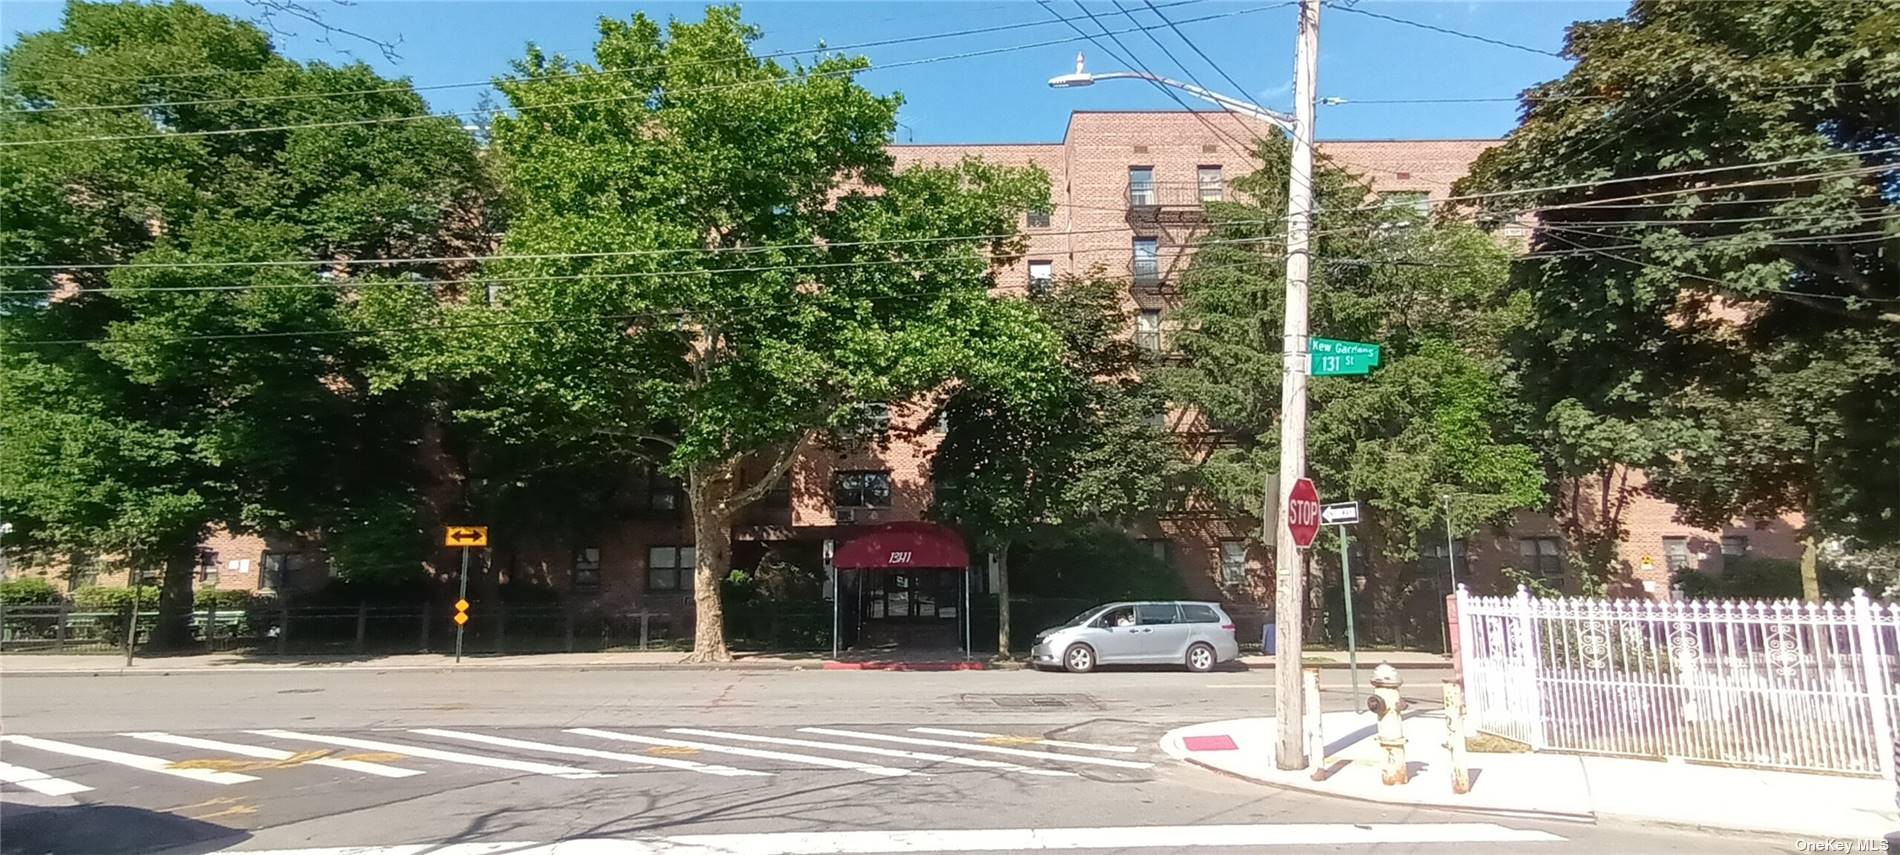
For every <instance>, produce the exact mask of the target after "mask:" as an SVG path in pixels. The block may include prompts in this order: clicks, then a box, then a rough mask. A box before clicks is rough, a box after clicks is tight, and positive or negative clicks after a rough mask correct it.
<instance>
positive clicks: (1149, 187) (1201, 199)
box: [1128, 181, 1227, 208]
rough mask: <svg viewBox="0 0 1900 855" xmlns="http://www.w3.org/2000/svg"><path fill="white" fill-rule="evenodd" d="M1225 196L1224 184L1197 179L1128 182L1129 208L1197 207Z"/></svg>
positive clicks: (1220, 199) (1222, 198)
mask: <svg viewBox="0 0 1900 855" xmlns="http://www.w3.org/2000/svg"><path fill="white" fill-rule="evenodd" d="M1226 198H1227V187H1226V185H1224V184H1214V183H1206V184H1203V183H1201V182H1198V181H1147V182H1141V181H1134V182H1130V183H1129V184H1128V207H1130V208H1198V207H1200V206H1202V205H1205V204H1207V203H1208V202H1219V201H1222V200H1224V199H1226Z"/></svg>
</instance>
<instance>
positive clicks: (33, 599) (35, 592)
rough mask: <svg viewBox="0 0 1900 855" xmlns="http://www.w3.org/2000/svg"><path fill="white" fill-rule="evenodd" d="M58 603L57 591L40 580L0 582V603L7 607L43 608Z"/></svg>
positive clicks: (46, 582) (51, 584)
mask: <svg viewBox="0 0 1900 855" xmlns="http://www.w3.org/2000/svg"><path fill="white" fill-rule="evenodd" d="M57 602H59V590H58V589H57V588H54V587H53V583H51V582H48V581H46V580H45V579H40V578H31V579H14V580H12V581H7V582H0V603H4V604H6V605H9V606H45V605H52V604H54V603H57Z"/></svg>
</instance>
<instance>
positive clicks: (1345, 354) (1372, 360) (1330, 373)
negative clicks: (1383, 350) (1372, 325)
mask: <svg viewBox="0 0 1900 855" xmlns="http://www.w3.org/2000/svg"><path fill="white" fill-rule="evenodd" d="M1306 349H1307V372H1306V373H1308V374H1310V375H1312V376H1314V377H1336V376H1338V375H1341V374H1370V373H1372V369H1373V367H1374V366H1376V365H1378V364H1379V346H1378V345H1376V344H1367V343H1365V342H1363V341H1340V340H1339V339H1336V338H1312V339H1307V347H1306Z"/></svg>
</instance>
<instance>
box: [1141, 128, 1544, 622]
mask: <svg viewBox="0 0 1900 855" xmlns="http://www.w3.org/2000/svg"><path fill="white" fill-rule="evenodd" d="M1260 158H1261V161H1262V163H1264V164H1266V166H1265V167H1264V168H1263V169H1262V170H1260V171H1259V172H1256V173H1254V174H1252V175H1248V176H1246V177H1244V178H1242V179H1240V180H1239V181H1238V182H1237V189H1238V190H1239V191H1240V194H1241V196H1242V198H1243V201H1239V202H1227V203H1217V204H1214V205H1211V206H1210V212H1209V213H1210V218H1211V220H1212V228H1211V229H1210V232H1209V240H1206V241H1204V242H1203V245H1202V246H1201V247H1200V249H1198V250H1197V251H1196V253H1195V255H1194V257H1193V262H1192V265H1191V267H1190V268H1189V269H1188V271H1187V274H1186V276H1185V277H1183V278H1182V280H1181V283H1180V291H1181V293H1180V301H1181V303H1180V309H1179V311H1178V312H1176V313H1175V315H1174V318H1175V322H1176V323H1178V324H1179V326H1180V327H1181V329H1180V331H1179V333H1178V334H1176V335H1175V343H1176V348H1177V349H1178V351H1179V353H1180V356H1181V357H1182V360H1183V362H1182V364H1181V365H1180V366H1179V367H1177V368H1174V369H1172V370H1169V371H1167V372H1166V373H1165V376H1166V378H1167V380H1168V384H1169V387H1170V392H1171V394H1173V395H1174V396H1175V398H1176V399H1177V400H1179V401H1181V402H1183V403H1185V404H1189V405H1191V406H1192V407H1193V408H1194V410H1195V412H1196V413H1197V415H1198V417H1199V418H1201V419H1203V420H1204V422H1205V426H1206V428H1207V429H1208V430H1210V431H1212V432H1214V433H1215V434H1216V435H1218V436H1220V437H1221V438H1222V441H1221V442H1219V443H1218V444H1216V445H1215V446H1214V448H1213V449H1212V451H1211V452H1210V453H1209V454H1208V455H1207V457H1206V459H1205V460H1204V461H1203V462H1202V463H1201V465H1200V467H1199V473H1200V476H1201V479H1200V480H1201V484H1202V487H1203V488H1204V491H1205V493H1206V495H1207V496H1208V497H1209V498H1211V499H1213V500H1214V501H1216V502H1217V503H1218V504H1219V505H1220V506H1221V507H1222V508H1224V509H1226V510H1228V511H1230V512H1234V513H1243V514H1248V515H1253V514H1257V513H1258V512H1259V507H1260V498H1261V487H1262V484H1263V482H1264V481H1265V479H1266V477H1267V476H1268V475H1269V474H1270V473H1272V472H1273V470H1274V469H1275V468H1277V465H1278V458H1279V420H1278V416H1279V408H1280V403H1279V402H1280V367H1281V364H1282V362H1281V319H1282V315H1283V313H1284V309H1283V305H1284V303H1283V299H1284V293H1285V292H1284V288H1285V280H1284V275H1285V266H1284V262H1283V260H1282V259H1281V254H1280V253H1279V251H1278V250H1276V249H1274V247H1275V246H1277V245H1278V243H1277V242H1278V241H1280V240H1281V238H1279V237H1278V236H1277V235H1272V234H1271V231H1272V225H1273V224H1278V223H1280V222H1283V214H1282V212H1283V211H1284V210H1285V208H1286V189H1285V188H1286V175H1287V172H1286V170H1287V166H1286V163H1287V157H1286V142H1285V141H1284V139H1282V138H1279V137H1275V138H1273V139H1272V140H1269V141H1267V142H1265V143H1263V144H1262V146H1261V152H1260ZM1313 186H1314V193H1315V198H1316V201H1317V209H1318V210H1320V211H1321V212H1322V214H1321V216H1320V217H1319V219H1318V221H1317V223H1316V224H1315V226H1316V227H1315V232H1314V235H1315V239H1314V252H1313V255H1314V259H1315V266H1314V269H1313V273H1312V279H1311V295H1312V296H1311V301H1312V303H1311V308H1310V312H1311V315H1310V318H1311V329H1312V331H1313V334H1314V335H1317V336H1322V337H1327V338H1338V339H1347V340H1354V341H1365V342H1374V343H1377V344H1379V345H1380V346H1381V347H1382V348H1383V349H1384V351H1383V354H1382V360H1383V361H1382V364H1381V365H1380V366H1379V367H1378V368H1376V369H1374V370H1373V372H1372V373H1371V375H1370V376H1348V377H1316V378H1313V379H1312V380H1311V382H1310V385H1309V387H1308V394H1309V395H1310V412H1309V420H1308V426H1307V461H1308V472H1309V474H1310V475H1311V477H1312V478H1313V479H1314V481H1315V482H1316V483H1317V484H1318V485H1319V488H1320V491H1321V495H1322V496H1323V497H1325V498H1326V500H1327V501H1335V500H1345V499H1348V498H1350V499H1357V500H1360V501H1362V502H1365V503H1366V505H1367V506H1368V510H1369V519H1368V521H1367V523H1365V524H1362V525H1361V526H1359V527H1357V530H1356V531H1355V537H1357V538H1360V539H1362V540H1365V541H1367V542H1369V543H1370V544H1371V545H1372V546H1373V548H1374V551H1375V558H1376V560H1385V561H1399V560H1404V559H1408V558H1411V557H1413V556H1414V555H1415V554H1416V547H1417V544H1418V540H1417V538H1418V535H1419V533H1420V532H1421V531H1426V530H1429V529H1430V526H1431V525H1432V524H1433V523H1434V522H1442V520H1443V519H1444V517H1445V502H1444V500H1445V497H1447V496H1449V497H1451V498H1452V500H1453V508H1454V514H1453V516H1454V519H1455V522H1456V523H1457V525H1458V526H1459V527H1460V528H1464V529H1472V528H1475V527H1476V526H1477V525H1478V524H1479V523H1482V522H1486V521H1492V520H1497V519H1499V518H1500V517H1501V516H1502V515H1503V514H1505V513H1506V512H1507V511H1510V510H1513V509H1517V508H1523V507H1531V506H1537V505H1540V504H1542V500H1543V493H1542V490H1543V487H1544V483H1545V482H1544V477H1543V473H1542V471H1541V468H1540V467H1539V464H1538V461H1537V459H1536V456H1535V454H1534V453H1533V452H1532V450H1531V449H1530V447H1529V446H1528V445H1526V444H1525V443H1524V442H1523V440H1522V437H1521V436H1520V430H1519V424H1520V422H1519V414H1518V413H1517V412H1516V408H1515V405H1514V397H1513V395H1512V392H1511V388H1510V385H1509V376H1510V375H1509V368H1510V366H1509V364H1508V362H1507V359H1506V348H1505V343H1506V341H1507V340H1508V336H1509V335H1510V334H1511V333H1512V331H1513V330H1514V329H1515V328H1516V327H1517V326H1518V325H1519V324H1521V323H1522V316H1523V306H1522V303H1521V301H1515V300H1512V299H1510V298H1509V296H1508V295H1507V293H1506V291H1505V285H1506V273H1507V271H1508V266H1509V260H1508V259H1509V256H1508V254H1507V252H1506V250H1505V248H1504V247H1502V246H1500V245H1499V244H1498V243H1497V242H1496V241H1494V240H1493V239H1492V238H1491V237H1490V236H1488V235H1486V234H1484V233H1483V232H1481V231H1479V230H1477V229H1475V228H1472V227H1469V226H1464V225H1459V224H1449V223H1437V222H1433V221H1431V220H1428V219H1426V218H1424V217H1422V216H1421V215H1419V214H1418V213H1417V212H1416V211H1412V210H1408V209H1404V208H1401V207H1394V206H1391V205H1386V204H1380V203H1377V202H1372V201H1369V198H1370V195H1371V194H1370V191H1369V188H1368V187H1367V186H1366V185H1365V183H1364V182H1363V181H1361V180H1360V179H1359V178H1357V177H1356V176H1354V175H1352V174H1350V173H1349V172H1347V171H1346V170H1344V169H1342V168H1339V167H1337V166H1335V165H1331V164H1327V163H1324V162H1322V163H1321V164H1320V165H1319V167H1318V168H1317V169H1316V170H1315V173H1314V176H1313ZM1312 588H1313V594H1314V595H1315V596H1317V595H1318V592H1319V590H1320V586H1312Z"/></svg>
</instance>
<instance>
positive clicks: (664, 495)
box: [627, 463, 682, 516]
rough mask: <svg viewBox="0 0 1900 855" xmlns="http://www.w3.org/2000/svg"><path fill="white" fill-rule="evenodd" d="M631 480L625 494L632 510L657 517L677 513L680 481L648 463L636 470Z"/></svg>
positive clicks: (679, 502)
mask: <svg viewBox="0 0 1900 855" xmlns="http://www.w3.org/2000/svg"><path fill="white" fill-rule="evenodd" d="M632 480H633V483H632V484H631V485H629V487H628V491H627V492H628V501H629V502H630V503H631V504H632V506H633V509H634V510H636V511H644V512H648V513H652V514H655V515H659V516H667V515H671V514H677V513H679V509H680V505H681V504H682V502H681V501H680V495H681V489H680V479H678V478H675V477H673V476H671V475H668V474H666V473H665V472H663V471H661V470H660V468H659V467H658V466H655V465H653V464H650V463H649V464H646V465H643V466H640V467H638V468H636V469H635V470H634V472H633V479H632Z"/></svg>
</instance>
